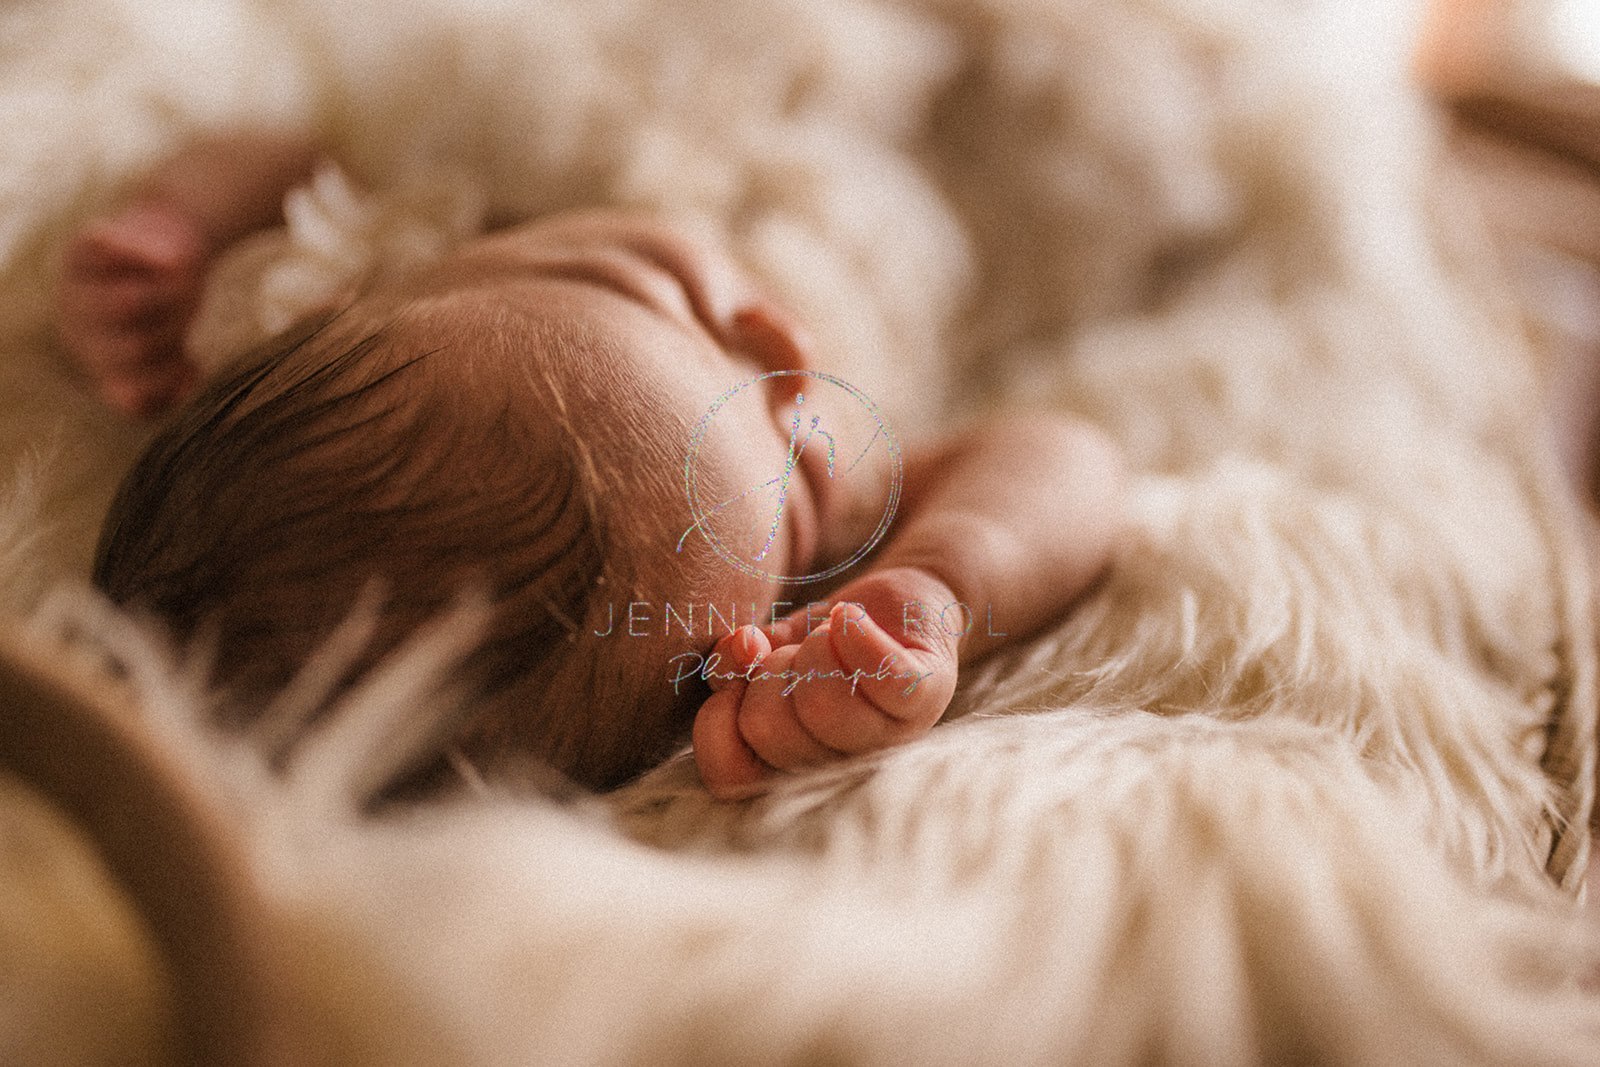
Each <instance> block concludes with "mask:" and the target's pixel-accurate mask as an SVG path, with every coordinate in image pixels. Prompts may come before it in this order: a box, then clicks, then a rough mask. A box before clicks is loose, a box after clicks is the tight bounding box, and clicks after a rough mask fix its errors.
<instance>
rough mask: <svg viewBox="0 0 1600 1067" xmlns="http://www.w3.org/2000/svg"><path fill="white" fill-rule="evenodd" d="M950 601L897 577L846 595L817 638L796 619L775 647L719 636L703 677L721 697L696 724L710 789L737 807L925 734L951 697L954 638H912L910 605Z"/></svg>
mask: <svg viewBox="0 0 1600 1067" xmlns="http://www.w3.org/2000/svg"><path fill="white" fill-rule="evenodd" d="M852 597H854V598H855V599H852ZM952 600H954V597H953V596H951V595H950V593H949V589H948V588H947V587H946V586H945V585H944V584H943V583H942V582H939V581H938V580H937V579H935V578H933V577H932V576H931V575H929V574H928V573H927V572H926V571H922V570H920V569H918V568H910V567H905V568H895V569H893V570H888V571H881V572H877V573H874V574H869V575H867V576H865V577H863V578H862V579H860V580H859V581H857V582H853V583H851V585H849V586H846V587H845V589H843V590H841V591H840V594H839V598H838V599H837V600H836V602H835V603H834V604H833V605H832V607H831V608H830V610H829V612H828V615H827V619H826V620H825V621H824V622H823V623H822V624H821V625H819V626H818V627H817V628H816V629H814V630H812V631H811V632H810V633H805V629H804V620H803V618H801V619H800V621H799V622H798V623H797V622H796V619H795V617H791V618H790V619H786V620H784V622H782V623H780V624H779V625H778V626H777V627H774V629H773V634H772V635H771V636H769V635H768V634H766V633H763V632H762V631H761V630H758V629H756V628H755V627H753V626H746V627H743V628H741V629H739V630H737V631H735V632H734V633H732V634H730V635H728V636H727V637H724V638H723V639H722V640H721V641H719V642H718V643H717V645H716V647H715V648H714V649H713V651H712V655H713V656H714V657H715V660H714V661H713V663H712V664H711V667H712V669H711V670H708V672H707V675H708V677H709V678H710V680H711V683H712V688H713V689H714V690H716V691H715V692H714V693H713V694H712V695H711V697H710V698H709V699H708V700H707V701H706V702H705V703H704V704H702V705H701V706H700V711H699V713H698V714H697V715H696V717H695V722H694V751H695V762H696V764H697V765H698V766H699V768H700V778H701V780H702V781H703V782H704V783H705V786H706V788H707V789H708V790H710V792H711V793H712V795H713V796H716V797H718V798H719V799H723V800H730V799H737V798H740V797H745V796H749V795H751V794H752V793H754V792H757V791H758V790H759V788H760V785H761V783H762V782H763V781H764V780H765V779H767V778H769V777H771V776H772V775H773V774H774V773H775V772H778V771H793V770H799V769H801V768H803V767H809V766H814V765H816V764H819V763H826V762H828V761H830V760H835V759H840V758H842V757H844V756H851V755H856V754H859V753H863V752H873V751H876V750H878V749H882V748H888V747H890V746H893V745H899V744H903V743H905V742H906V741H910V740H913V739H915V738H917V737H921V736H922V735H923V734H925V733H927V732H928V730H929V729H931V728H932V727H933V724H934V723H936V722H938V721H939V716H940V715H942V714H944V711H945V708H947V707H948V706H949V704H950V698H951V696H953V695H954V693H955V686H956V667H957V658H956V652H957V638H956V637H955V636H952V635H951V634H949V633H947V632H946V631H944V630H943V629H941V628H940V627H938V626H932V627H916V626H911V627H906V626H905V625H904V619H905V617H906V612H905V607H904V605H905V604H907V603H917V602H921V603H924V604H931V605H932V607H933V613H934V614H936V613H937V612H938V610H939V607H941V606H942V605H944V604H946V603H949V602H950V601H952ZM775 643H776V647H774V644H775Z"/></svg>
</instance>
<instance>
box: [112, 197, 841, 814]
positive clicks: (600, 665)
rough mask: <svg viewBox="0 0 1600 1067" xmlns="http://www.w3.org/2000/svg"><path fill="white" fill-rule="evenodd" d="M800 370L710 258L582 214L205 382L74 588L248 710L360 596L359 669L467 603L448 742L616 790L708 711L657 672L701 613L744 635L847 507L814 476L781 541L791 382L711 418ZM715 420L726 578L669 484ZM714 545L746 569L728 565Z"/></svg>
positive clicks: (701, 454)
mask: <svg viewBox="0 0 1600 1067" xmlns="http://www.w3.org/2000/svg"><path fill="white" fill-rule="evenodd" d="M809 358H810V357H809V354H808V351H807V343H806V342H805V340H804V339H803V337H802V335H801V334H800V333H799V331H798V330H797V329H796V328H795V327H794V326H793V325H792V324H791V323H790V322H789V321H788V319H787V317H786V316H785V315H784V314H783V313H782V312H780V311H779V310H778V309H777V308H775V307H774V306H773V305H772V304H771V303H770V302H769V301H768V300H766V299H765V298H764V297H762V296H761V295H759V294H758V292H757V290H756V288H755V287H754V286H753V285H752V284H751V283H750V281H749V280H748V278H747V277H746V276H745V274H744V273H743V272H742V271H741V270H740V269H739V268H738V267H737V266H736V265H735V264H734V263H733V262H732V260H731V259H730V258H729V257H727V256H726V255H724V254H722V253H721V252H720V251H718V250H717V249H715V248H712V247H710V246H709V245H706V244H701V243H697V242H694V241H690V240H687V239H685V238H684V237H683V236H681V235H679V234H677V233H674V232H673V231H671V230H670V229H667V228H665V227H663V226H661V225H660V224H657V223H654V222H650V221H647V220H644V219H641V218H635V217H631V216H626V215H618V214H612V213H599V212H593V213H584V214H577V215H567V216H558V217H555V218H552V219H549V220H545V221H541V222H539V223H536V224H533V225H530V226H526V227H523V228H520V229H517V230H510V231H503V232H501V233H498V234H494V235H491V236H489V237H486V238H482V239H480V240H478V241H475V242H473V243H471V244H469V245H467V246H464V247H463V248H462V249H461V250H460V251H459V252H458V253H457V254H455V255H454V256H452V257H451V258H450V259H449V260H448V261H447V262H445V263H443V264H442V265H440V266H439V267H438V268H437V269H435V270H433V271H431V272H430V273H428V274H427V275H426V276H423V277H419V278H416V279H413V280H411V281H408V282H406V283H405V284H404V285H401V286H397V287H392V288H390V289H387V290H384V291H380V292H375V293H372V294H369V295H367V296H365V297H363V298H361V299H360V300H358V301H357V302H356V303H354V304H353V305H352V306H351V307H349V308H348V309H346V310H345V311H344V312H342V313H341V314H339V315H338V316H336V317H334V318H332V319H331V320H329V321H327V322H324V323H322V324H321V325H320V326H317V327H314V328H306V329H302V330H300V331H299V333H298V335H297V336H294V337H289V338H284V339H281V340H280V341H278V342H276V343H275V344H274V345H273V346H271V348H270V350H269V351H268V352H267V353H266V354H265V355H264V356H263V357H262V358H257V359H251V360H247V361H245V362H244V363H243V364H242V365H241V367H240V369H238V370H236V371H235V372H233V373H231V374H230V375H229V376H228V377H227V378H226V379H225V380H222V381H219V382H217V383H215V384H214V385H213V386H212V387H211V388H210V389H209V390H207V391H206V393H205V394H204V395H202V396H201V397H200V398H199V399H198V400H197V401H196V402H195V403H194V404H192V405H191V406H190V407H189V409H188V410H186V411H185V412H184V413H183V414H182V415H181V416H180V417H179V419H178V420H177V421H176V422H175V424H174V425H173V426H172V427H170V428H169V429H168V430H166V431H165V432H164V433H163V434H162V435H161V436H160V437H159V438H158V439H157V440H156V441H155V442H154V443H153V445H152V446H151V448H150V450H149V451H148V452H147V453H146V454H145V456H144V457H143V458H142V459H141V461H140V463H139V464H138V466H137V467H136V468H135V470H134V471H133V472H132V474H131V475H130V476H129V478H128V480H127V481H126V482H125V483H124V486H123V488H122V491H121V493H120V494H119V496H118V498H117V501H116V503H115V505H114V506H113V509H112V513H111V515H110V517H109V519H108V522H107V526H106V529H105V532H104V535H103V537H102V541H101V547H100V552H99V558H98V561H97V564H96V570H95V580H96V583H97V584H98V585H100V586H101V587H102V588H103V589H104V590H105V591H106V592H107V593H108V594H109V595H110V596H111V597H112V598H113V599H115V600H117V601H119V602H123V603H126V604H128V605H130V606H132V607H135V608H137V609H139V610H142V611H146V612H149V613H151V614H153V615H155V616H156V617H157V618H159V619H161V620H163V621H164V622H165V623H166V624H167V625H168V626H169V627H170V628H171V630H172V631H173V633H174V635H175V636H176V637H177V638H178V639H180V640H190V639H193V638H195V637H197V636H201V635H203V636H204V637H205V638H206V639H207V641H208V642H209V643H211V644H213V645H214V647H215V650H216V651H215V657H216V672H217V676H218V681H219V683H220V684H221V687H222V689H223V691H224V692H225V693H226V694H228V695H229V697H230V702H231V703H232V704H233V705H235V706H237V707H239V708H241V709H247V708H250V707H253V706H259V705H260V704H261V703H262V702H263V701H264V700H265V699H267V698H269V697H270V696H271V694H272V693H274V692H275V691H276V690H278V689H280V688H281V687H282V686H283V685H284V684H285V683H286V682H287V681H288V680H289V679H290V678H291V677H293V675H294V673H295V672H296V670H297V669H298V668H299V667H300V666H301V664H302V663H303V662H304V660H305V658H306V656H307V655H308V654H309V653H310V652H311V651H313V650H314V649H315V648H316V647H317V646H318V644H319V643H320V642H321V641H323V640H324V639H325V638H326V637H327V636H328V634H329V633H330V632H331V630H332V629H333V628H334V627H335V626H336V625H337V624H338V622H339V621H340V620H341V619H343V618H344V617H345V616H346V615H347V614H348V612H349V611H350V609H351V607H352V604H353V603H354V601H355V600H356V599H357V597H358V596H359V595H360V593H361V591H362V590H363V589H364V588H366V587H367V586H369V584H370V583H372V582H374V581H377V582H378V583H379V584H380V586H381V588H382V590H383V591H384V593H385V604H386V609H387V610H386V611H385V613H384V616H383V621H382V623H381V624H380V626H379V631H378V636H377V638H376V639H375V640H374V642H373V645H372V653H371V656H370V657H369V660H368V662H370V660H371V659H375V658H376V657H377V656H378V655H381V654H382V653H384V652H387V651H389V650H391V649H393V648H394V647H395V646H396V645H397V644H398V643H399V642H400V641H401V640H402V639H403V638H404V636H405V634H406V633H407V632H408V631H409V630H410V629H412V628H413V627H414V626H415V625H416V624H417V623H419V622H421V621H423V620H424V619H426V618H427V617H429V616H431V615H434V614H437V613H439V612H440V611H442V610H444V609H445V608H447V607H448V606H449V604H450V603H451V602H452V601H453V600H454V599H455V597H456V595H457V594H458V592H459V591H460V590H461V589H462V587H463V586H472V587H477V588H479V589H483V590H486V591H487V592H488V593H489V595H490V597H491V599H492V601H493V603H494V604H495V606H496V612H495V622H494V624H493V626H492V631H491V634H490V637H489V639H488V640H487V642H486V644H485V645H484V646H483V647H482V648H481V650H480V651H479V653H478V654H477V655H476V657H475V658H474V659H473V660H472V662H471V663H469V664H468V666H467V669H466V678H467V680H468V681H469V683H471V684H473V685H475V686H477V687H478V688H479V691H480V692H481V694H482V696H483V703H484V708H485V712H484V714H483V715H482V716H481V717H480V718H479V719H478V720H477V722H476V725H475V726H474V727H473V728H472V732H471V733H470V735H469V736H468V737H467V738H466V743H467V745H468V747H469V749H473V750H476V751H478V752H479V753H482V754H485V755H491V756H492V755H493V754H496V753H499V752H505V751H517V752H532V753H535V754H537V755H539V756H541V757H543V758H544V759H545V760H546V761H547V762H548V763H550V764H551V765H552V766H554V767H556V768H557V769H558V770H561V771H563V772H565V773H566V774H568V775H570V776H572V777H573V778H575V779H577V780H578V781H580V782H582V783H585V784H587V785H591V786H597V787H603V786H607V785H611V784H615V783H617V782H619V781H621V780H623V779H625V778H627V777H628V776H630V775H631V774H633V773H635V772H637V771H638V770H640V769H642V768H643V767H645V766H647V765H648V764H649V763H650V762H652V761H653V760H655V759H657V758H659V757H660V756H661V755H662V754H664V752H665V751H667V750H668V749H669V748H670V747H671V746H672V745H673V744H674V743H675V741H677V740H678V739H679V738H680V737H681V736H682V734H683V732H684V729H685V728H686V726H687V723H688V722H689V719H690V717H691V716H692V712H693V709H694V707H695V706H696V704H697V702H698V701H699V700H700V699H702V698H703V696H704V693H703V691H701V690H700V689H699V687H698V686H693V685H689V686H685V685H679V686H676V687H675V686H674V684H673V682H672V680H671V679H672V672H671V671H670V669H669V662H670V661H671V659H672V657H673V656H674V655H675V654H677V653H680V652H685V651H697V652H698V651H704V650H705V649H706V648H707V647H708V646H709V645H710V644H711V643H712V641H713V639H714V637H715V636H719V635H720V633H721V632H722V630H720V629H718V630H717V631H716V632H713V629H712V626H711V624H710V622H709V621H708V618H707V612H706V605H708V604H714V605H718V606H720V608H721V615H722V617H726V616H727V614H728V610H729V607H730V606H737V613H738V619H737V621H738V622H739V623H743V622H748V621H751V618H750V615H751V613H752V607H753V610H754V612H755V614H756V615H757V617H760V615H762V614H764V613H765V612H766V611H767V610H768V605H770V604H771V603H772V602H773V601H774V600H775V599H776V598H777V597H778V595H779V593H780V590H781V587H782V583H781V582H780V580H779V579H778V578H777V577H772V576H769V575H791V576H793V575H800V574H802V573H803V572H805V571H806V570H807V569H808V568H809V567H810V566H811V563H812V560H813V559H814V557H815V556H816V555H817V553H818V551H819V545H820V544H821V541H822V537H821V534H822V531H824V530H826V529H828V528H829V526H830V525H831V524H832V523H833V515H834V513H835V511H836V510H840V511H841V512H847V511H849V510H851V509H849V508H845V507H842V505H841V504H840V502H839V501H830V497H831V496H833V495H834V493H835V486H834V484H832V483H831V481H830V479H829V478H827V477H826V476H825V475H822V474H821V472H820V471H819V469H818V467H817V465H816V463H815V462H814V458H813V456H812V455H811V454H808V455H806V456H804V457H802V461H801V464H800V466H799V468H798V469H796V470H795V471H794V472H793V476H792V478H790V479H789V480H787V482H786V485H787V493H786V504H785V506H784V507H783V509H782V512H781V516H780V517H781V520H782V521H779V522H774V516H775V515H778V512H777V511H776V510H775V509H774V507H773V501H774V493H775V488H776V487H775V483H774V481H773V479H774V473H775V472H781V471H783V470H784V468H785V460H786V457H787V456H788V453H789V441H790V428H791V417H792V414H793V412H794V405H795V403H796V392H797V388H796V386H797V384H799V383H801V382H802V381H803V378H801V377H799V376H795V375H785V374H781V373H780V374H777V375H771V376H768V377H766V378H763V379H761V380H759V381H757V382H755V384H753V385H751V386H749V387H747V388H746V389H744V390H742V391H740V392H739V393H738V394H737V397H736V398H735V399H737V400H738V402H732V401H731V400H729V401H726V402H723V403H720V404H719V403H718V401H719V398H725V397H726V396H727V394H728V393H729V391H730V389H732V388H733V387H735V386H736V385H739V384H740V383H742V382H749V381H750V380H751V379H753V378H756V377H757V376H758V375H760V374H762V373H763V372H766V371H780V372H781V371H788V370H796V369H802V370H803V369H806V368H807V367H808V365H809ZM802 403H804V401H802ZM819 403H825V398H821V397H818V398H813V399H812V400H811V401H810V403H809V404H808V405H807V407H806V410H807V412H808V413H810V412H812V411H814V410H815V409H816V406H817V405H818V404H819ZM713 410H714V413H715V419H714V420H708V421H714V432H707V433H705V434H703V435H702V437H701V438H700V444H699V447H698V449H697V450H696V451H695V453H694V457H693V462H692V463H691V464H690V465H689V470H688V473H689V474H692V476H693V481H694V483H695V488H696V499H697V500H699V501H701V502H702V503H701V508H702V510H701V511H700V515H701V518H702V519H704V520H705V521H706V523H707V525H709V524H710V523H712V522H715V524H716V527H717V531H716V532H717V534H718V536H719V538H720V539H721V543H722V545H723V551H722V553H721V554H720V555H719V554H718V553H716V552H713V551H712V549H711V547H710V544H709V542H708V541H707V539H706V538H705V537H704V536H701V531H699V530H694V531H691V528H692V527H694V526H695V517H694V514H693V510H694V509H692V508H691V506H690V502H689V494H688V493H686V491H685V484H686V456H687V454H688V452H689V448H690V442H691V438H693V437H695V432H696V429H697V427H698V426H700V425H701V420H702V418H703V417H704V416H706V414H707V412H711V411H713ZM827 414H828V416H829V417H830V418H832V419H833V420H835V421H836V423H837V422H840V420H843V421H849V420H852V419H854V420H855V421H857V422H859V421H860V419H859V413H856V414H852V413H851V412H850V411H848V410H843V409H841V410H838V411H831V412H828V413H827ZM812 452H813V453H814V452H815V450H812ZM756 487H760V488H756ZM752 489H755V491H751V490H752ZM686 531H691V532H690V535H689V536H688V537H686V538H685V537H684V534H685V533H686ZM741 538H742V539H743V540H742V541H741ZM729 547H732V550H733V551H734V552H735V553H743V554H744V556H745V557H747V558H757V557H759V558H761V559H763V560H764V561H765V564H764V566H760V567H748V566H747V567H739V566H734V565H730V563H729V562H727V561H726V559H725V558H724V557H725V556H727V555H728V554H729V553H728V549H729ZM668 604H672V605H674V607H675V609H676V611H677V613H678V616H679V618H678V619H677V620H675V621H676V625H671V624H669V620H667V619H664V617H663V616H664V614H665V609H666V605H668ZM630 605H633V608H632V610H631V611H630ZM641 605H642V606H641ZM686 606H689V607H693V608H695V609H697V610H696V612H695V618H694V628H693V631H692V632H685V631H686V630H687V629H688V628H687V627H685V626H683V625H682V621H683V620H682V614H683V611H684V609H685V607H686ZM720 625H721V624H720V623H719V626H720ZM602 634H603V635H604V636H601V635H602ZM675 688H676V692H675V691H674V690H675Z"/></svg>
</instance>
